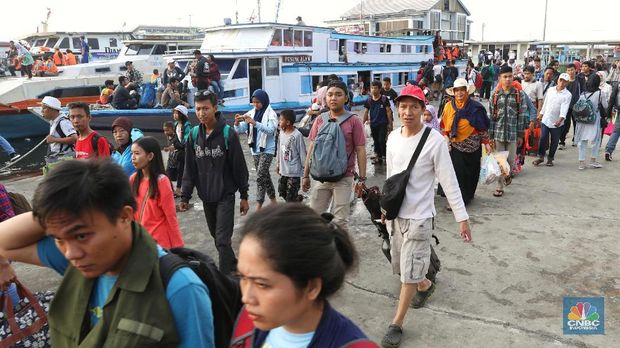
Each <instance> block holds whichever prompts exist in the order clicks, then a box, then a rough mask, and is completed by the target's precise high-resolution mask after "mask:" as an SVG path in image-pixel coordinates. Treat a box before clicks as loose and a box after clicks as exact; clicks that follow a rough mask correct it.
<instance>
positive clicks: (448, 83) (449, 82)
mask: <svg viewBox="0 0 620 348" xmlns="http://www.w3.org/2000/svg"><path fill="white" fill-rule="evenodd" d="M453 71H454V68H453V67H451V68H450V69H444V74H445V75H446V78H445V79H444V81H443V87H444V88H450V87H452V86H453V85H454V74H453V73H452V72H453Z"/></svg>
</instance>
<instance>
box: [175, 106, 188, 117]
mask: <svg viewBox="0 0 620 348" xmlns="http://www.w3.org/2000/svg"><path fill="white" fill-rule="evenodd" d="M174 109H175V110H176V111H178V112H180V113H182V114H183V115H185V116H187V114H188V113H189V111H188V110H187V108H186V107H185V106H183V105H177V106H176V107H175V108H174Z"/></svg>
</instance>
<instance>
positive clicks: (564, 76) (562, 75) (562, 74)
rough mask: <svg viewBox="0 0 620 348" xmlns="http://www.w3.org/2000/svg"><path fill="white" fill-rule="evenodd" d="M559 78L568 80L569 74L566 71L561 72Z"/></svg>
mask: <svg viewBox="0 0 620 348" xmlns="http://www.w3.org/2000/svg"><path fill="white" fill-rule="evenodd" d="M559 78H560V79H562V80H564V81H568V82H570V76H569V75H568V74H567V73H561V74H560V77H559Z"/></svg>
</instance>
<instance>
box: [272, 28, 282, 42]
mask: <svg viewBox="0 0 620 348" xmlns="http://www.w3.org/2000/svg"><path fill="white" fill-rule="evenodd" d="M271 46H282V29H276V30H274V32H273V37H272V38H271Z"/></svg>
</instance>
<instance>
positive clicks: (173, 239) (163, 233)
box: [129, 173, 183, 249]
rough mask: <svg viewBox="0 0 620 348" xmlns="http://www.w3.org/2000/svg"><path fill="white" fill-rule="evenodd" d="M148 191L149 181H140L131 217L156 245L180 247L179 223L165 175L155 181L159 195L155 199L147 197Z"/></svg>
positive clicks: (133, 176) (181, 238)
mask: <svg viewBox="0 0 620 348" xmlns="http://www.w3.org/2000/svg"><path fill="white" fill-rule="evenodd" d="M136 175H137V174H136V173H134V174H133V175H131V177H130V178H129V182H130V183H131V185H133V181H134V180H135V179H136ZM148 190H149V180H148V179H142V182H140V187H139V188H138V196H137V197H136V206H137V209H136V211H135V212H134V215H133V217H134V220H135V221H137V222H138V223H140V224H141V225H142V226H144V228H146V230H147V231H149V233H150V234H151V236H153V239H155V241H156V242H157V244H159V245H161V246H162V247H164V248H167V249H170V248H177V247H182V246H183V237H181V230H180V228H179V221H178V220H177V211H176V207H175V205H174V196H173V194H172V184H171V183H170V180H169V179H168V177H167V176H165V175H160V176H159V179H158V180H157V190H158V191H159V194H158V195H157V196H155V198H150V197H147V193H148ZM149 196H150V194H149ZM145 199H146V202H145V201H144V200H145Z"/></svg>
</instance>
